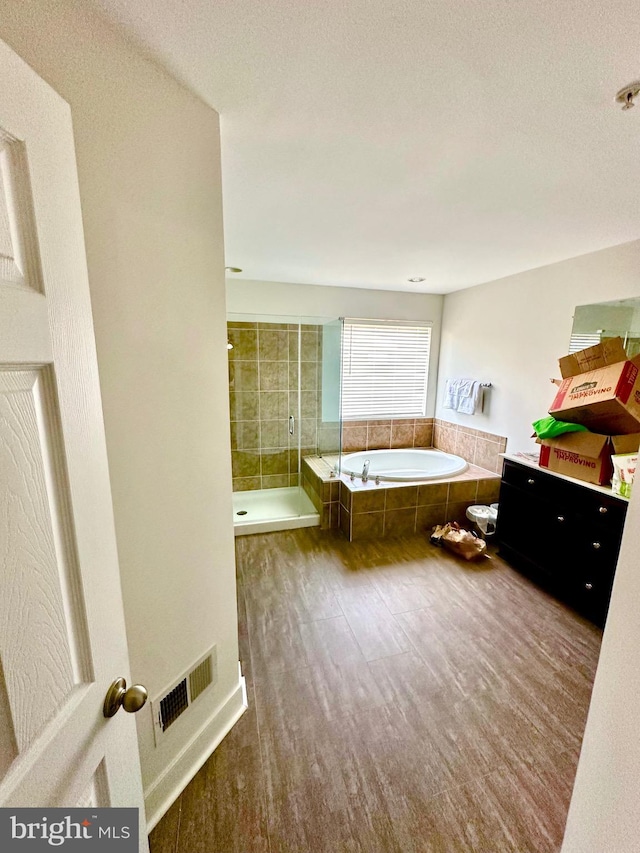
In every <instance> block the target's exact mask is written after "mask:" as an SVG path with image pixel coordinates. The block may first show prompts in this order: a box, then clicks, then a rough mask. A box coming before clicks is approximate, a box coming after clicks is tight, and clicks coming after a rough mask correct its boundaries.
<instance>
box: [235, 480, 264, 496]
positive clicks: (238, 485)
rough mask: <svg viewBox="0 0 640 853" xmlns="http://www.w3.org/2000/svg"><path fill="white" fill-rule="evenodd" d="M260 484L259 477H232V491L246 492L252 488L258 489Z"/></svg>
mask: <svg viewBox="0 0 640 853" xmlns="http://www.w3.org/2000/svg"><path fill="white" fill-rule="evenodd" d="M260 485H261V480H260V477H234V478H233V491H234V492H247V491H252V490H253V489H259V488H260Z"/></svg>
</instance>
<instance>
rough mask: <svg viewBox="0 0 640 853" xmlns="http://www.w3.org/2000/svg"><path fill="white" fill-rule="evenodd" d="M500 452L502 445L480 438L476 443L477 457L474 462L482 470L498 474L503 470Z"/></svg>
mask: <svg viewBox="0 0 640 853" xmlns="http://www.w3.org/2000/svg"><path fill="white" fill-rule="evenodd" d="M500 452H501V451H500V445H499V444H497V443H496V442H495V441H487V439H484V438H479V439H477V441H476V455H475V458H474V460H473V462H474V464H475V465H479V466H480V467H481V468H486V469H487V470H488V471H495V472H496V473H498V472H499V471H501V470H502V459H501V458H500Z"/></svg>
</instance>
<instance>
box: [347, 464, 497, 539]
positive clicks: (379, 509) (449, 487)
mask: <svg viewBox="0 0 640 853" xmlns="http://www.w3.org/2000/svg"><path fill="white" fill-rule="evenodd" d="M499 492H500V475H499V474H495V473H494V472H492V471H488V470H486V469H485V468H480V467H479V466H477V465H470V466H469V467H468V468H467V470H466V471H463V473H462V474H458V475H456V476H455V477H450V478H448V479H447V480H429V481H428V482H424V483H411V484H406V483H388V482H387V483H381V484H380V485H378V486H376V484H375V481H371V480H369V482H368V483H362V481H361V480H359V479H356V480H354V481H353V482H351V479H350V478H349V477H348V476H347V475H346V474H342V475H341V476H340V514H339V523H340V528H341V530H342V532H343V533H344V534H345V536H346V537H347V539H349V541H350V542H353V541H355V540H358V539H365V538H367V537H369V536H373V535H374V531H375V532H376V533H375V535H376V536H378V537H382V538H392V537H395V536H404V535H407V534H409V533H421V532H423V533H429V532H430V531H431V528H432V527H433V526H434V525H436V524H444V523H445V522H446V521H457V522H459V523H460V524H461V525H463V526H468V524H469V522H468V519H467V517H466V511H467V508H468V507H469V506H473V504H477V503H483V504H484V503H486V504H488V503H494V502H495V501H497V500H498V495H499Z"/></svg>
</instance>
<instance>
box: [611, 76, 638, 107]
mask: <svg viewBox="0 0 640 853" xmlns="http://www.w3.org/2000/svg"><path fill="white" fill-rule="evenodd" d="M638 93H640V80H636V81H635V83H629V85H628V86H625V87H624V88H623V89H620V91H619V92H618V93H617V95H616V101H617V102H618V103H619V104H622V109H623V110H630V109H631V107H634V106H635V104H634V100H635V99H636V98H637V96H638Z"/></svg>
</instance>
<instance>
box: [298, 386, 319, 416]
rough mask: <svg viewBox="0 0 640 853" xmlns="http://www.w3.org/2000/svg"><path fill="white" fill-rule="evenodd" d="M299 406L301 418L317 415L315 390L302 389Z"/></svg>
mask: <svg viewBox="0 0 640 853" xmlns="http://www.w3.org/2000/svg"><path fill="white" fill-rule="evenodd" d="M300 397H301V399H300V407H301V409H302V417H303V418H316V417H317V416H318V396H317V394H316V392H315V391H302V392H301V394H300Z"/></svg>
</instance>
